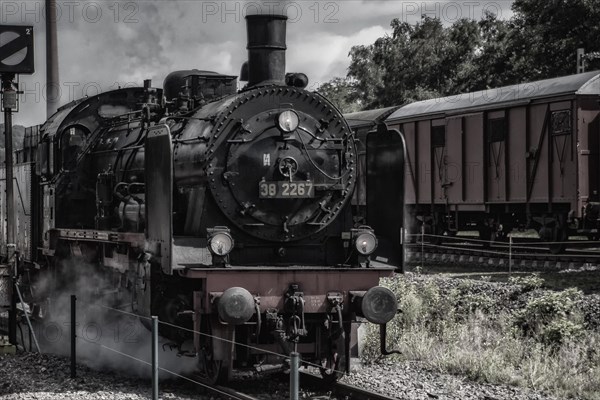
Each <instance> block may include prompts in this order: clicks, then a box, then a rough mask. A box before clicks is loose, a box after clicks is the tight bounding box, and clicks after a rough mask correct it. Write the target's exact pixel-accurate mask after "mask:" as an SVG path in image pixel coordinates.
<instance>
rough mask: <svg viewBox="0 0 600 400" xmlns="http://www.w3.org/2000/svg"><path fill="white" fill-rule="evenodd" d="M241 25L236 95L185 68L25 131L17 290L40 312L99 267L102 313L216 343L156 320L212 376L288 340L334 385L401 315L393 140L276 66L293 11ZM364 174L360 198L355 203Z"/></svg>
mask: <svg viewBox="0 0 600 400" xmlns="http://www.w3.org/2000/svg"><path fill="white" fill-rule="evenodd" d="M247 22H248V38H249V41H248V53H249V59H248V62H247V63H246V64H245V65H244V67H243V68H242V77H241V80H242V81H247V82H248V83H247V85H246V86H245V87H244V88H243V89H242V90H239V91H238V88H237V78H236V77H234V76H228V75H222V74H218V73H214V72H207V71H199V70H190V71H178V72H174V73H172V74H170V75H169V76H168V77H167V78H166V80H165V82H164V87H163V89H157V88H152V87H151V84H150V82H149V81H147V82H145V85H144V87H143V88H126V89H119V90H114V91H110V92H106V93H102V94H100V95H97V96H94V97H89V98H85V99H81V100H77V101H75V102H72V103H70V104H68V105H65V106H64V107H62V108H60V109H59V110H58V112H57V113H56V114H54V115H53V116H52V117H51V118H50V119H49V120H48V121H47V122H46V123H45V124H44V125H43V126H41V128H40V130H39V138H37V139H36V138H33V137H30V138H29V140H28V141H27V142H28V146H27V147H26V149H25V150H24V151H23V152H22V154H20V155H19V161H21V162H20V163H19V165H18V166H17V174H16V175H17V177H18V180H20V182H19V188H21V189H23V190H22V193H21V195H20V197H19V199H20V201H21V203H22V205H23V206H22V207H19V206H17V208H18V210H19V215H18V218H17V219H18V224H19V234H18V248H19V250H20V254H21V258H22V261H23V262H22V263H21V264H20V271H21V273H22V276H21V278H20V279H21V284H23V285H29V289H30V290H26V291H25V292H26V293H31V295H30V296H29V299H28V301H29V302H30V303H31V305H32V306H33V307H32V309H33V310H40V309H41V310H42V311H43V309H44V307H46V306H45V304H47V303H45V301H46V299H47V298H49V297H52V296H53V293H55V291H56V290H57V289H62V290H63V291H64V290H65V288H69V285H70V284H72V282H75V281H76V280H75V279H74V278H73V276H82V275H84V276H85V275H86V274H92V273H100V274H102V276H103V277H105V278H106V281H108V282H110V284H108V285H106V287H103V288H93V289H94V291H96V292H97V291H98V290H99V289H102V290H105V291H106V292H110V293H112V295H111V296H112V297H110V298H111V302H112V304H113V305H118V306H121V307H129V308H130V309H131V310H132V311H133V312H136V313H138V314H139V315H141V316H150V315H158V316H159V318H160V320H161V321H163V322H167V323H169V324H172V325H176V326H181V327H186V328H189V329H192V330H194V331H197V332H201V333H205V334H208V335H211V336H214V337H217V339H215V338H211V336H208V335H204V334H191V333H189V331H185V330H181V329H178V328H175V327H173V326H170V325H164V326H162V327H161V329H162V331H161V333H162V335H163V336H165V337H167V338H169V339H171V340H173V341H174V342H175V343H178V344H181V343H183V342H184V341H186V340H192V339H193V341H194V347H195V353H196V354H197V358H198V365H199V369H200V371H201V372H202V373H203V374H204V375H205V377H206V378H207V379H209V380H217V379H220V378H227V377H228V376H229V373H230V372H231V370H232V368H235V367H238V366H251V365H255V364H257V363H263V362H270V361H273V360H271V359H270V358H272V357H271V356H269V355H267V354H268V353H266V352H264V350H269V351H271V352H275V353H278V354H289V353H290V352H291V351H294V350H296V351H298V352H300V353H301V355H302V357H303V359H304V360H307V361H313V362H316V363H318V364H319V365H321V366H322V373H323V375H324V376H326V377H328V378H332V379H335V378H337V377H338V376H339V374H340V372H341V371H344V370H346V369H347V368H348V363H349V355H350V354H349V352H350V348H351V345H352V344H353V343H354V342H355V341H354V338H353V337H352V336H353V335H352V332H353V331H354V329H353V324H354V323H356V322H357V321H358V322H360V321H363V318H364V319H366V320H368V321H370V322H373V323H376V324H381V325H382V332H385V324H386V323H387V322H388V321H390V320H391V319H392V317H393V316H394V315H395V314H396V312H397V304H396V299H395V297H394V295H393V294H392V293H391V292H390V291H389V290H388V289H386V288H383V287H380V286H378V282H379V279H380V278H381V277H386V276H390V275H391V274H392V273H393V272H394V271H395V270H397V269H398V268H401V260H402V246H401V230H402V229H401V227H402V210H403V189H402V188H403V180H402V179H403V162H404V159H403V154H404V153H403V152H404V145H403V139H402V137H401V135H400V134H398V132H396V131H388V130H387V129H385V128H384V127H382V128H381V129H380V130H379V131H376V132H373V133H372V134H370V135H369V136H368V139H367V142H366V143H362V144H361V148H362V149H363V151H361V152H357V146H356V143H355V140H356V139H355V137H354V135H353V133H352V131H351V130H350V129H349V127H348V125H347V123H346V121H345V120H344V118H343V117H342V115H341V114H340V112H339V111H338V110H337V109H336V108H335V107H334V106H333V105H332V104H331V103H330V102H329V101H327V99H325V98H323V97H322V96H320V95H319V94H317V93H312V92H309V91H307V90H305V89H304V88H305V87H306V85H307V82H308V81H307V78H306V76H305V75H304V74H300V73H291V74H290V73H288V74H286V73H285V50H286V43H285V31H286V17H283V16H261V15H256V16H248V17H247ZM366 181H368V185H366V187H367V193H366V197H367V206H366V208H365V207H362V206H358V205H353V204H352V202H351V198H352V196H353V193H354V190H355V187H356V185H357V182H361V184H362V187H365V182H366ZM42 276H44V277H45V278H44V279H46V280H47V279H48V277H51V279H50V280H51V281H52V284H51V285H47V284H46V285H43V287H42V285H40V284H38V282H39V277H42ZM73 289H74V290H75V289H78V290H79V291H82V289H83V291H85V290H88V289H89V290H90V291H91V290H92V288H73ZM383 336H384V337H385V335H383ZM218 338H226V339H230V340H232V341H235V342H236V343H239V344H242V345H244V344H245V345H251V346H240V345H234V344H232V343H231V342H229V341H223V340H219V339H218ZM382 351H383V352H384V353H385V352H387V350H386V345H385V340H383V341H382Z"/></svg>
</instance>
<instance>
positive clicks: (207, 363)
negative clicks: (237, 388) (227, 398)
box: [198, 348, 227, 385]
mask: <svg viewBox="0 0 600 400" xmlns="http://www.w3.org/2000/svg"><path fill="white" fill-rule="evenodd" d="M198 366H199V368H200V374H201V377H202V380H203V381H204V382H206V383H208V384H209V385H215V384H217V383H222V382H224V381H225V380H226V379H225V377H226V376H227V371H226V368H224V367H223V361H221V360H213V355H212V349H208V348H204V349H202V350H201V351H200V353H199V354H198Z"/></svg>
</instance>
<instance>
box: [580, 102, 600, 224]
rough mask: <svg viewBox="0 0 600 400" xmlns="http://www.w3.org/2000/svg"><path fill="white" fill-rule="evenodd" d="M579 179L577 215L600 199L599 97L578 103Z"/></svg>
mask: <svg viewBox="0 0 600 400" xmlns="http://www.w3.org/2000/svg"><path fill="white" fill-rule="evenodd" d="M577 107H578V112H577V115H578V119H577V128H578V129H577V137H578V141H579V143H578V148H577V150H578V180H579V194H580V198H579V204H578V207H577V210H576V211H577V213H576V214H577V215H578V216H581V209H582V207H583V206H584V205H585V203H586V202H587V201H588V200H589V201H593V202H597V201H600V112H599V110H598V108H599V104H598V100H597V98H582V99H580V100H579V104H578V106H577Z"/></svg>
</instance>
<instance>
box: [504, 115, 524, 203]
mask: <svg viewBox="0 0 600 400" xmlns="http://www.w3.org/2000/svg"><path fill="white" fill-rule="evenodd" d="M507 139H508V143H507V144H506V147H507V149H508V151H507V154H506V156H507V158H508V162H507V165H508V174H507V175H508V182H507V186H508V190H507V192H508V194H507V199H508V201H509V202H512V203H525V202H526V201H527V159H526V157H525V155H526V154H527V151H528V149H527V108H526V107H516V108H511V109H510V110H509V111H508V132H507Z"/></svg>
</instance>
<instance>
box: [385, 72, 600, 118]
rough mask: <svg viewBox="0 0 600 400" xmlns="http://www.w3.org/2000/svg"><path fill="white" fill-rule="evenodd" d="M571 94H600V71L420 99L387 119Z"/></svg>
mask: <svg viewBox="0 0 600 400" xmlns="http://www.w3.org/2000/svg"><path fill="white" fill-rule="evenodd" d="M569 94H582V95H586V94H591V95H600V71H592V72H586V73H583V74H577V75H568V76H563V77H560V78H552V79H544V80H542V81H536V82H527V83H520V84H518V85H511V86H504V87H500V88H494V89H487V90H482V91H479V92H471V93H463V94H458V95H455V96H448V97H441V98H437V99H430V100H424V101H418V102H416V103H411V104H408V105H406V106H404V107H401V108H400V109H398V110H397V111H396V112H394V113H393V114H392V115H390V117H389V118H388V119H387V122H391V121H394V120H400V119H408V118H411V119H412V118H414V117H421V116H425V115H435V114H456V113H459V112H462V111H466V110H472V109H485V108H494V107H498V106H499V105H504V106H510V105H511V103H517V104H521V103H524V102H527V101H530V100H534V99H540V98H545V97H554V96H559V95H569Z"/></svg>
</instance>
